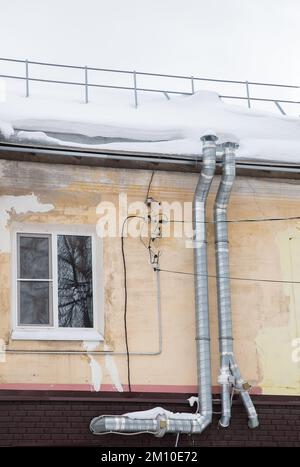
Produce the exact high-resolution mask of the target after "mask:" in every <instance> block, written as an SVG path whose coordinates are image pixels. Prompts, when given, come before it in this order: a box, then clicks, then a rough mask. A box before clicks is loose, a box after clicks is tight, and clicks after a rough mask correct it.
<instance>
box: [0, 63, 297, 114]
mask: <svg viewBox="0 0 300 467" xmlns="http://www.w3.org/2000/svg"><path fill="white" fill-rule="evenodd" d="M0 61H2V62H7V63H8V62H10V63H20V64H24V75H14V74H0V78H6V79H14V80H23V81H25V96H26V97H29V96H30V83H31V82H38V83H54V84H64V85H70V86H82V87H83V88H84V101H85V103H86V104H87V103H88V102H89V101H90V99H89V89H90V88H106V89H118V90H127V91H132V93H133V98H134V105H135V107H138V105H139V102H138V95H139V93H140V92H152V93H162V94H164V96H165V97H166V98H167V99H170V97H169V94H177V95H192V94H194V93H195V82H210V83H222V84H232V85H242V86H243V87H244V89H245V95H244V96H239V95H234V94H233V95H220V97H221V98H222V99H236V100H241V101H246V102H247V104H248V107H249V108H250V107H251V104H252V102H255V101H259V102H272V103H274V105H275V106H276V108H277V109H278V110H279V111H280V112H281V113H282V114H283V115H286V112H285V110H284V109H283V107H282V104H296V105H300V101H295V100H290V99H282V98H266V97H254V96H253V95H252V90H253V87H255V86H256V87H257V86H264V87H268V88H281V89H300V86H296V85H285V84H275V83H262V82H255V81H239V80H223V79H213V78H203V77H196V76H184V75H166V74H160V73H149V72H141V71H135V70H133V71H128V70H117V69H109V68H96V67H89V66H79V65H63V64H58V63H47V62H39V61H33V60H20V59H13V58H1V57H0ZM31 65H38V66H40V67H52V68H55V67H56V68H63V69H73V70H82V72H83V80H82V81H67V80H54V79H45V78H34V77H33V76H31V74H30V66H31ZM92 71H99V72H104V73H105V72H106V73H115V74H119V75H121V74H123V75H131V77H132V85H129V86H119V85H113V84H101V83H94V82H90V81H89V72H92ZM138 77H158V78H162V80H163V79H165V78H168V79H172V78H173V79H179V80H182V82H185V83H188V86H189V88H190V91H178V90H174V89H173V90H172V89H169V88H159V89H157V88H151V87H149V88H148V87H140V86H138Z"/></svg>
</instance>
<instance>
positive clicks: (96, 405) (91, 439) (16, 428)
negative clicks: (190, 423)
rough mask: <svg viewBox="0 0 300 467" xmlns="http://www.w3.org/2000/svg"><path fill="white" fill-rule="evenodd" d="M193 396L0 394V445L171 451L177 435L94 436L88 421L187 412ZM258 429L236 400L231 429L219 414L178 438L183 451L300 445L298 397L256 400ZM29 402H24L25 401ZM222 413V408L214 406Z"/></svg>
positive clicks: (258, 398)
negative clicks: (159, 410)
mask: <svg viewBox="0 0 300 467" xmlns="http://www.w3.org/2000/svg"><path fill="white" fill-rule="evenodd" d="M186 397H189V394H182V395H174V394H166V395H162V394H144V395H143V397H142V396H141V394H139V395H136V396H131V397H126V396H125V395H121V394H119V393H101V394H96V393H80V392H78V391H77V394H76V392H73V393H71V392H69V393H62V392H59V393H56V391H51V394H49V393H48V394H47V393H43V391H37V392H34V391H31V392H27V393H26V397H25V398H24V395H23V394H19V395H16V393H15V392H13V393H10V392H9V391H2V392H1V396H0V445H1V446H99V447H101V446H102V447H104V448H111V447H145V448H151V447H152V448H153V447H158V448H159V447H170V448H172V447H173V448H174V446H175V441H176V435H174V434H166V435H165V436H164V437H163V438H156V437H155V436H153V435H149V434H144V435H138V436H121V435H111V434H109V435H105V436H94V435H92V434H91V433H90V431H89V424H90V420H91V419H92V418H93V417H94V416H95V415H100V414H104V413H110V414H117V413H120V414H121V413H126V412H130V411H135V410H145V409H150V408H152V407H153V405H157V404H163V406H164V407H166V408H167V409H168V410H172V411H174V412H181V411H183V410H184V411H186V410H187V411H190V410H191V409H186ZM253 398H254V403H255V406H256V408H257V411H258V415H259V420H260V426H259V427H258V428H256V429H255V430H250V429H249V428H248V426H247V416H246V414H245V410H244V407H243V406H242V404H241V402H240V400H239V399H236V400H234V402H233V410H232V419H231V424H230V428H227V429H220V427H219V425H218V418H219V417H218V415H214V416H213V422H212V424H211V425H210V426H208V427H207V428H206V430H205V431H204V432H203V433H201V434H200V435H199V434H198V435H195V434H194V435H180V437H179V440H178V449H179V450H180V448H182V447H189V448H190V449H193V447H197V446H198V447H208V446H209V447H210V446H213V447H224V446H225V447H226V446H233V447H252V446H268V447H269V446H272V447H274V446H280V447H283V446H288V447H298V446H299V442H300V430H299V427H300V406H299V398H298V397H295V396H285V397H284V396H261V395H258V396H254V397H253ZM24 399H25V400H24ZM214 411H215V412H219V411H220V404H219V403H218V402H216V403H215V404H214Z"/></svg>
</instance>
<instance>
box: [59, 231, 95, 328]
mask: <svg viewBox="0 0 300 467" xmlns="http://www.w3.org/2000/svg"><path fill="white" fill-rule="evenodd" d="M57 263H58V323H59V326H60V327H84V328H91V327H93V300H92V298H93V284H92V239H91V237H88V236H80V235H58V236H57Z"/></svg>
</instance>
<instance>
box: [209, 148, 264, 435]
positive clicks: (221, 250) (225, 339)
mask: <svg viewBox="0 0 300 467" xmlns="http://www.w3.org/2000/svg"><path fill="white" fill-rule="evenodd" d="M222 147H223V149H224V154H223V171H222V177H221V182H220V186H219V189H218V193H217V196H216V200H215V205H214V221H215V248H216V271H217V295H218V320H219V342H220V344H219V347H220V364H221V369H220V375H219V379H218V381H219V383H220V385H221V388H222V391H221V402H222V416H221V419H220V425H221V426H222V427H228V426H229V423H230V418H231V389H232V388H234V389H236V390H237V391H239V392H240V395H241V398H242V401H243V404H244V406H245V408H246V411H247V413H248V418H249V423H248V425H249V427H250V428H255V427H257V426H258V424H259V423H258V418H257V414H256V410H255V408H254V405H253V403H252V401H251V398H250V395H249V393H248V391H247V389H249V385H248V383H245V381H244V380H243V379H242V377H241V374H240V371H239V368H238V365H237V363H236V361H235V359H234V353H233V334H232V316H231V293H230V279H229V275H230V274H229V272H230V271H229V244H228V229H227V222H226V221H227V208H228V203H229V198H230V193H231V189H232V186H233V183H234V179H235V150H236V148H237V147H238V145H237V144H235V143H232V142H227V143H224V144H223V145H222Z"/></svg>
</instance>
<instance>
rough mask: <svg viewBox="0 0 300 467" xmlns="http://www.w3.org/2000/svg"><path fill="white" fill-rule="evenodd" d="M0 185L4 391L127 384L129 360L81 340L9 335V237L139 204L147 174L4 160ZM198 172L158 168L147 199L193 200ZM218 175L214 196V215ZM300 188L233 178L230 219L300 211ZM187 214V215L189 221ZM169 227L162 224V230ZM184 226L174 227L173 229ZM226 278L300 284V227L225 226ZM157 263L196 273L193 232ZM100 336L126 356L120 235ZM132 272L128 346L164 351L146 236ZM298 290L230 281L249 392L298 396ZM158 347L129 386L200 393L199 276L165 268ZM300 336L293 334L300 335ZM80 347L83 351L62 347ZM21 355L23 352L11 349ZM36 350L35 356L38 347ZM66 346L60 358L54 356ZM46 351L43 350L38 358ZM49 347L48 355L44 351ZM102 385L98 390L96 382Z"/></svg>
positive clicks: (134, 249) (112, 251)
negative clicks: (21, 228)
mask: <svg viewBox="0 0 300 467" xmlns="http://www.w3.org/2000/svg"><path fill="white" fill-rule="evenodd" d="M0 168H1V184H0V250H1V252H0V263H1V264H0V309H1V315H0V338H2V339H3V340H4V343H5V349H6V352H5V354H4V355H3V356H2V357H1V363H0V388H2V389H3V390H4V389H53V390H54V389H57V390H59V389H61V390H63V389H64V390H67V389H68V390H71V389H72V390H88V391H93V390H100V391H120V390H122V389H123V390H126V389H127V365H126V356H125V355H114V354H113V353H112V354H111V355H100V354H97V355H91V354H89V352H88V350H87V349H86V346H85V344H84V342H80V341H79V342H67V341H64V342H55V341H54V342H50V341H45V342H41V341H40V342H38V341H15V340H11V293H12V288H11V287H12V284H11V242H10V233H11V231H12V228H13V226H14V223H16V222H18V223H22V222H26V223H43V224H63V225H64V224H84V225H94V226H95V225H96V223H97V221H98V220H99V213H97V206H99V203H101V202H104V201H110V202H113V203H115V204H116V205H118V200H119V194H120V193H122V192H123V193H127V196H128V203H130V202H132V201H143V200H144V199H145V196H146V192H147V188H148V183H149V179H150V175H151V173H150V172H149V171H137V170H126V169H122V170H121V169H119V170H118V169H107V168H95V167H93V168H88V167H83V166H80V167H74V166H70V165H51V164H42V163H29V162H15V161H3V160H2V161H1V162H0ZM196 182H197V175H195V174H185V173H172V172H156V173H155V175H154V179H153V183H152V186H151V196H153V198H155V199H156V200H158V201H160V202H164V201H165V202H167V201H168V202H174V201H177V202H179V203H181V204H183V203H184V202H191V201H192V198H193V192H194V188H195V185H196ZM217 186H218V177H216V179H215V181H214V183H213V187H212V192H211V195H210V197H209V202H208V212H209V218H210V219H212V207H213V200H214V196H215V193H216V189H217ZM299 199H300V186H299V185H297V183H296V182H294V181H292V180H280V179H258V178H257V179H256V178H250V177H249V178H247V177H238V178H237V180H236V182H235V185H234V189H233V194H232V199H231V204H230V209H229V218H230V219H245V218H266V217H267V218H273V217H280V216H283V217H288V216H297V215H299V213H300V211H299ZM189 219H190V218H189ZM169 225H170V224H165V225H164V224H163V229H165V228H167V226H169ZM176 228H177V227H176ZM229 234H230V254H231V257H230V264H231V276H233V277H251V278H258V279H259V278H264V279H274V280H278V281H282V280H287V281H289V280H293V281H297V280H298V281H299V280H300V259H299V258H300V222H299V221H297V220H290V221H279V222H278V221H277V222H248V223H242V222H240V223H232V224H229ZM159 248H160V250H161V251H162V253H163V254H162V256H161V264H160V266H161V268H162V269H169V270H175V271H186V272H192V271H193V250H192V249H191V248H187V247H186V238H175V237H174V235H173V234H172V235H171V236H170V237H169V238H162V239H161V240H159ZM208 249H209V256H208V257H209V271H210V273H211V274H214V273H215V266H214V238H213V224H208ZM103 252H104V261H103V263H104V264H103V289H104V321H105V336H104V337H105V340H104V342H102V343H100V344H97V345H96V344H95V345H94V347H93V348H94V350H96V351H99V352H100V351H107V350H111V351H112V352H124V350H125V343H124V321H123V312H124V288H123V266H122V256H121V244H120V238H105V239H104V241H103ZM125 254H126V262H127V275H128V336H129V348H130V351H131V352H141V353H144V352H151V353H152V352H153V353H155V352H157V350H158V345H159V341H158V321H157V309H156V306H157V304H156V273H155V272H154V271H153V270H152V267H151V266H150V265H149V261H148V252H147V251H146V249H145V248H144V246H143V245H142V243H141V242H140V240H139V238H128V239H125ZM209 287H210V305H211V306H210V314H211V330H212V368H213V385H214V386H216V385H217V374H218V367H219V364H218V359H219V356H218V335H217V312H216V288H215V279H214V278H211V279H210V280H209ZM299 303H300V286H299V285H298V284H286V283H271V282H260V281H257V282H251V281H241V280H233V281H232V306H233V325H234V339H235V340H234V346H235V351H236V356H237V359H238V361H239V363H240V367H241V370H242V373H243V375H244V377H245V379H246V380H248V381H249V382H251V383H252V384H253V386H254V392H257V393H263V394H278V395H293V394H294V395H297V394H299V393H300V363H299V362H300V351H298V350H299V348H300V340H299V338H300V328H299V327H300V317H299V312H298V311H297V310H298V305H299ZM161 309H162V331H163V349H162V353H161V354H160V355H149V356H140V355H137V356H134V355H132V356H131V358H130V364H131V382H132V387H133V390H134V391H139V392H159V393H162V392H166V393H172V392H174V393H193V392H195V391H196V361H195V357H196V355H195V341H194V335H195V332H194V287H193V276H190V275H186V276H185V275H178V274H173V273H165V272H162V273H161ZM297 339H298V340H297ZM74 350H76V351H81V352H82V353H81V354H80V355H74V354H66V352H68V351H74ZM15 351H18V353H14V352H15ZM25 351H30V352H31V353H30V354H28V353H25ZM34 351H39V352H40V353H34ZM53 351H56V352H57V351H61V352H62V353H61V354H53V353H52V354H51V352H53ZM41 352H42V353H41ZM47 352H48V353H47ZM99 383H100V387H99Z"/></svg>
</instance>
